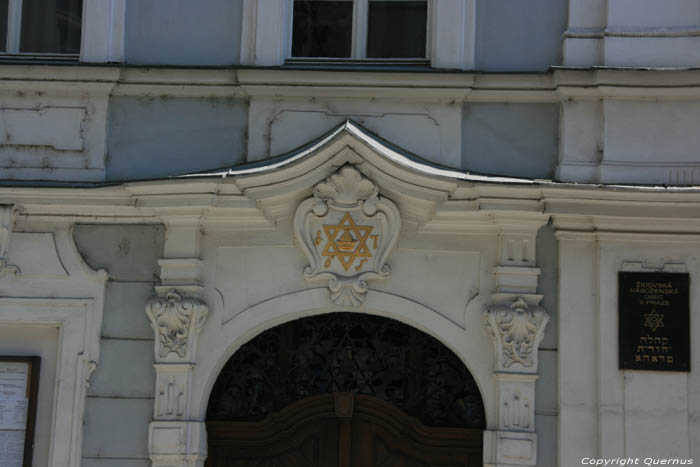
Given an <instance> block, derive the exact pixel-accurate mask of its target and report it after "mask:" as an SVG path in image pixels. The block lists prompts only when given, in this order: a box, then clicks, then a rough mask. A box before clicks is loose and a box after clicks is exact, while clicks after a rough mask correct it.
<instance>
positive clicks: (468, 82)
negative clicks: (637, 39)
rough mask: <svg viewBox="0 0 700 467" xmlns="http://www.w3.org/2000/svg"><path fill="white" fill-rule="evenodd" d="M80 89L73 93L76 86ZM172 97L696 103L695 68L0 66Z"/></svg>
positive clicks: (7, 75)
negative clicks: (679, 100) (691, 100)
mask: <svg viewBox="0 0 700 467" xmlns="http://www.w3.org/2000/svg"><path fill="white" fill-rule="evenodd" d="M77 83H79V87H76V84H77ZM76 89H80V92H81V93H86V92H87V93H91V92H92V93H110V94H112V95H133V96H145V95H148V96H173V97H177V96H180V97H251V96H260V97H267V96H269V97H273V96H274V97H275V98H284V97H321V98H323V97H326V98H341V97H356V98H378V99H399V100H401V99H410V100H412V101H436V102H462V101H477V102H478V101H484V102H489V101H519V102H558V101H561V100H563V99H566V98H570V97H576V98H601V97H610V98H634V99H649V98H659V97H661V98H669V99H674V98H689V97H700V69H674V70H668V69H664V70H648V69H645V70H638V69H612V68H594V69H587V70H581V69H567V68H561V67H559V68H555V69H554V70H553V71H550V72H547V73H509V74H504V73H469V72H441V71H429V72H425V71H422V72H408V71H401V72H386V71H372V70H358V71H347V70H295V69H285V68H162V67H158V68H147V67H122V66H90V65H70V66H69V65H63V66H61V65H30V64H27V65H13V64H3V65H2V66H0V92H2V91H3V90H4V91H6V92H7V91H22V90H29V91H40V92H51V93H57V94H61V93H62V94H73V93H75V92H76Z"/></svg>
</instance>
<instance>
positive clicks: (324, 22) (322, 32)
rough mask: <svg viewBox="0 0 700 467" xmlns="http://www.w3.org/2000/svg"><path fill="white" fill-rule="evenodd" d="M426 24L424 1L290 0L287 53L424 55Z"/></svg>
mask: <svg viewBox="0 0 700 467" xmlns="http://www.w3.org/2000/svg"><path fill="white" fill-rule="evenodd" d="M427 25H428V2H427V0H423V1H403V0H294V15H293V23H292V47H291V56H292V58H301V57H310V58H336V59H343V58H349V59H425V58H426V50H427V44H426V41H427V38H428V34H427Z"/></svg>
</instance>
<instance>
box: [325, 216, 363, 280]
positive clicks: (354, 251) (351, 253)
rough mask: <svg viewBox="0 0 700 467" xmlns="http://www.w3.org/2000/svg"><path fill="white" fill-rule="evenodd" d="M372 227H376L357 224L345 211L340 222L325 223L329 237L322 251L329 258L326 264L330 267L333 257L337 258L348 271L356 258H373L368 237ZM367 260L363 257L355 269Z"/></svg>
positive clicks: (327, 236)
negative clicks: (334, 223)
mask: <svg viewBox="0 0 700 467" xmlns="http://www.w3.org/2000/svg"><path fill="white" fill-rule="evenodd" d="M372 229H374V227H372V226H365V225H357V224H355V221H354V220H353V218H352V216H351V215H350V213H349V212H346V213H345V215H344V216H343V218H342V219H341V220H340V222H338V224H336V225H324V226H323V231H324V232H325V234H326V238H327V239H328V242H326V247H325V248H324V249H323V253H321V256H323V257H326V258H328V259H326V262H325V264H324V266H325V267H330V265H331V263H332V261H333V258H337V259H338V261H340V264H341V265H342V266H343V269H345V270H346V271H347V270H348V269H350V266H352V265H353V263H354V262H355V260H356V259H359V258H371V257H372V253H371V252H370V250H369V247H368V246H367V239H368V238H369V237H370V234H371V233H372ZM365 262H367V259H361V260H360V265H359V266H358V267H356V268H355V269H358V270H359V268H361V267H362V264H364V263H365Z"/></svg>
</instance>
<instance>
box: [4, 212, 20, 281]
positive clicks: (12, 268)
mask: <svg viewBox="0 0 700 467" xmlns="http://www.w3.org/2000/svg"><path fill="white" fill-rule="evenodd" d="M17 212H18V208H17V207H16V206H14V205H11V204H2V205H0V277H2V276H15V275H17V274H19V273H20V270H19V267H17V266H16V265H13V264H7V251H8V250H9V248H10V236H11V235H12V230H13V228H14V220H15V217H16V215H17Z"/></svg>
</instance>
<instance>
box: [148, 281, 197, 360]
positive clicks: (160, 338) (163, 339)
mask: <svg viewBox="0 0 700 467" xmlns="http://www.w3.org/2000/svg"><path fill="white" fill-rule="evenodd" d="M208 313H209V307H208V306H207V304H206V303H205V302H203V301H202V300H200V299H199V298H196V297H183V296H182V295H180V294H179V293H178V292H177V291H175V290H170V291H169V292H168V293H167V294H166V295H165V296H164V297H156V298H153V299H152V300H150V301H149V302H148V303H147V304H146V314H147V315H148V317H149V319H150V321H151V323H150V324H151V328H152V329H153V331H154V332H155V334H156V339H157V345H156V347H157V349H158V350H157V355H158V356H160V358H165V357H167V356H168V355H170V354H171V353H175V354H176V355H177V356H178V357H179V358H181V359H183V358H185V357H186V356H187V353H188V349H189V345H190V341H191V338H192V337H193V336H194V334H195V333H197V332H199V330H200V329H201V328H202V326H203V325H204V321H205V320H206V317H207V315H208Z"/></svg>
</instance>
